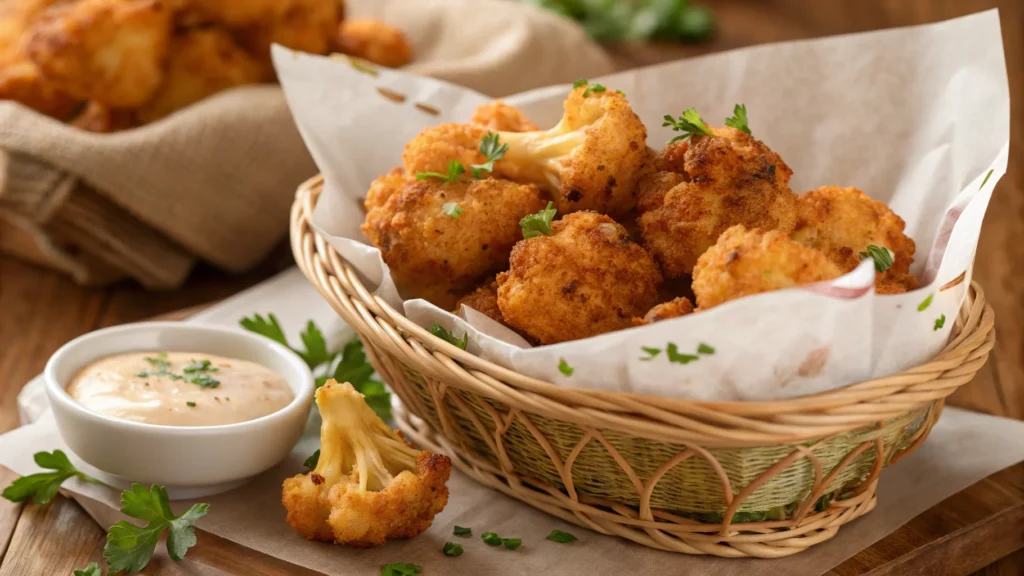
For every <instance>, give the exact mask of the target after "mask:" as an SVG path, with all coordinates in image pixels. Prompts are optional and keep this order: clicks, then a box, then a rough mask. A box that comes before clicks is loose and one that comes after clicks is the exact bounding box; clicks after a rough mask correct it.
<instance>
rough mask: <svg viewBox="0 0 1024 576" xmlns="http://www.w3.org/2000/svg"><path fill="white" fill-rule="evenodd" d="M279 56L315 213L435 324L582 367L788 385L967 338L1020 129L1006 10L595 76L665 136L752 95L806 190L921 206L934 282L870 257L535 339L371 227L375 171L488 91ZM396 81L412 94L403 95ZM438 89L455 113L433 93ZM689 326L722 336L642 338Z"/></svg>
mask: <svg viewBox="0 0 1024 576" xmlns="http://www.w3.org/2000/svg"><path fill="white" fill-rule="evenodd" d="M273 56H274V62H275V66H276V67H277V71H278V75H279V77H280V79H281V83H282V85H283V87H284V90H285V96H286V98H287V100H288V104H289V106H290V107H291V109H292V113H293V115H294V116H295V119H296V123H297V125H298V126H299V130H300V132H301V133H302V136H303V139H304V140H305V142H306V145H307V146H308V147H309V149H310V152H311V153H312V155H313V158H314V160H315V161H316V163H317V166H318V167H319V168H320V170H321V171H322V172H323V174H324V176H325V178H326V185H325V190H324V193H323V194H322V195H321V198H320V201H319V204H318V206H317V209H316V212H315V213H314V216H313V224H314V226H315V227H316V228H317V229H318V230H319V231H320V232H321V233H322V234H325V235H326V237H327V239H328V241H329V242H330V243H331V245H333V246H334V247H335V248H336V249H337V250H338V251H339V252H340V253H341V254H342V255H343V256H344V257H345V258H346V259H347V260H348V261H349V262H350V263H351V264H352V265H353V266H355V268H357V269H358V271H359V272H360V273H362V275H363V276H364V277H365V279H366V280H367V282H368V283H369V284H370V287H371V288H375V289H376V293H377V294H379V295H381V296H382V297H384V298H386V299H387V300H388V301H389V302H390V303H391V304H392V305H393V306H395V307H396V308H398V309H403V307H404V311H405V313H406V315H407V316H408V317H409V318H410V319H412V320H413V321H415V322H416V323H418V324H420V325H422V326H424V327H429V326H430V325H431V324H432V323H433V322H439V323H440V324H442V325H444V326H446V327H448V328H454V330H455V332H456V333H458V334H461V333H462V332H464V331H468V332H469V335H470V336H469V342H470V344H469V351H470V352H472V353H473V354H476V355H479V356H482V357H484V358H487V359H489V360H491V361H493V362H496V363H498V364H500V365H502V366H505V367H507V368H510V369H513V370H515V371H517V372H520V373H522V374H526V375H528V376H533V377H536V378H540V379H543V380H547V381H550V382H554V383H555V384H558V385H564V386H578V387H588V388H600V389H606V390H618V391H624V392H634V393H642V394H652V395H661V396H673V397H683V398H694V399H701V400H769V399H780V398H787V397H794V396H800V395H805V394H811V393H816V392H821V391H824V390H828V389H832V388H836V387H839V386H842V385H845V384H848V383H851V382H856V381H861V380H865V379H869V378H872V377H877V376H884V375H887V374H891V373H893V372H896V371H899V370H902V369H905V368H909V367H911V366H914V365H917V364H920V363H922V362H924V361H927V360H928V359H930V358H932V357H933V356H934V355H935V354H936V353H937V352H938V351H939V350H940V349H941V348H942V347H943V346H944V344H945V343H946V342H947V340H948V336H949V333H950V330H951V328H952V326H953V323H954V320H955V318H956V316H957V311H958V310H959V307H960V305H961V303H962V302H963V299H964V296H965V293H966V290H967V288H968V286H969V284H970V279H971V268H972V264H973V259H974V253H975V250H976V249H977V242H978V237H979V233H980V230H981V222H982V218H983V216H984V213H985V209H986V207H987V206H988V201H989V198H990V196H991V193H992V189H993V187H994V186H995V184H996V182H997V181H998V180H999V178H1000V177H1001V176H1002V174H1003V173H1004V172H1005V168H1006V161H1007V153H1008V148H1009V93H1008V88H1007V80H1006V69H1005V63H1004V59H1003V51H1002V44H1001V41H1000V29H999V18H998V15H997V13H996V11H994V10H993V11H988V12H983V13H979V14H975V15H972V16H967V17H964V18H959V19H956V20H950V21H947V22H942V23H938V24H932V25H927V26H919V27H913V28H900V29H893V30H884V31H879V32H870V33H865V34H854V35H848V36H838V37H832V38H824V39H819V40H810V41H800V42H787V43H782V44H773V45H767V46H759V47H754V48H747V49H742V50H735V51H731V52H725V53H721V54H714V55H711V56H705V57H702V58H696V59H691V60H685V61H679V62H674V63H670V64H664V65H660V66H655V67H651V68H644V69H640V70H635V71H630V72H623V73H619V74H615V75H612V76H605V77H600V78H596V79H591V80H592V81H593V80H597V81H600V82H601V83H602V84H605V85H606V86H608V87H609V88H610V89H621V90H623V91H625V93H626V95H627V96H628V98H629V100H630V102H631V103H632V105H633V108H634V110H635V111H636V112H637V113H638V114H639V115H640V117H641V119H642V120H643V121H644V123H645V124H646V125H647V128H648V143H649V144H651V145H653V146H656V147H659V146H661V145H662V144H663V143H664V142H667V141H668V140H669V138H670V137H671V136H672V134H673V133H671V132H670V130H669V129H668V128H663V127H661V123H662V116H664V115H665V114H666V113H672V114H678V113H680V112H681V111H682V110H683V109H685V108H689V107H691V106H692V107H696V108H697V110H698V111H700V112H701V114H702V115H703V116H704V118H705V119H708V120H709V121H710V122H711V123H712V124H719V123H720V122H721V121H722V120H721V119H723V118H725V117H727V116H729V115H730V114H731V112H732V107H733V104H734V103H737V102H741V103H745V104H746V106H747V110H748V114H749V117H750V122H751V128H752V130H753V132H754V134H755V136H757V137H759V138H761V139H763V140H764V141H765V142H766V143H767V144H768V145H769V146H771V147H772V148H773V149H774V150H776V151H777V152H779V153H780V154H781V155H782V157H783V158H785V159H786V162H787V163H788V164H789V165H790V166H791V167H792V168H793V171H794V177H793V181H792V182H791V184H792V187H793V189H794V190H795V191H798V192H803V191H805V190H808V189H812V188H815V187H817V186H821V185H831V184H835V185H842V186H857V187H859V188H861V189H863V190H864V191H865V192H866V193H867V194H869V195H870V196H872V197H874V198H876V199H879V200H882V201H885V202H886V203H888V204H889V205H890V206H892V208H893V209H894V210H895V211H896V212H897V213H898V214H900V215H901V216H902V217H903V218H904V219H905V220H906V222H907V233H908V234H909V235H910V236H911V237H913V238H914V239H915V241H916V242H917V254H916V256H915V258H916V262H915V266H914V268H913V271H914V272H915V273H916V274H917V275H918V277H919V278H920V279H921V280H922V284H923V287H922V288H920V289H918V290H915V291H913V292H910V293H907V294H903V295H896V296H886V297H880V296H876V295H875V294H874V292H873V290H872V289H871V285H872V280H873V276H874V274H873V270H872V269H871V264H870V263H869V262H866V263H864V264H862V266H861V267H860V268H858V269H857V270H855V271H853V272H851V273H850V274H848V275H846V276H844V277H842V278H840V279H838V280H836V281H833V282H830V283H826V284H822V285H817V286H814V287H804V288H798V289H793V290H786V291H778V292H773V293H768V294H762V295H758V296H754V297H748V298H743V299H740V300H736V301H733V302H730V303H727V304H725V305H722V306H719V307H717V308H715V309H713V310H710V311H707V312H702V313H699V314H694V315H691V316H687V317H683V318H678V319H673V320H669V321H663V322H659V323H657V324H654V325H650V326H644V327H640V328H632V329H629V330H622V331H618V332H614V333H610V334H604V335H601V336H597V337H593V338H588V339H585V340H579V341H574V342H567V343H563V344H558V345H552V346H542V347H536V348H530V347H528V345H527V344H526V343H525V342H524V341H523V340H522V339H521V338H519V337H518V336H516V335H515V334H513V333H512V332H511V331H510V330H508V329H505V328H504V327H502V326H500V325H498V324H497V323H495V322H493V321H491V320H489V319H487V318H485V317H483V315H481V314H474V313H473V312H472V311H466V310H464V313H463V317H456V316H454V315H452V314H450V313H448V312H447V311H444V310H441V309H439V308H437V307H436V306H433V305H432V304H430V303H428V302H426V301H424V300H407V301H404V302H403V300H402V298H401V297H400V296H399V294H398V293H397V291H396V288H395V286H394V283H393V282H392V280H391V277H390V273H389V271H388V268H387V266H386V265H385V264H384V262H383V260H382V258H381V256H380V252H379V251H378V250H377V249H375V248H373V247H371V246H369V245H368V244H367V243H366V242H367V240H366V238H365V236H363V234H362V233H361V232H360V230H359V225H360V224H361V222H362V220H363V212H362V210H361V200H362V198H363V197H364V196H365V194H366V190H367V188H368V186H369V184H370V182H371V181H372V180H373V179H374V178H376V177H377V176H378V175H380V174H383V173H385V172H387V171H388V170H390V169H391V168H392V167H394V166H395V165H397V164H399V163H400V161H401V160H400V155H401V152H402V149H403V146H404V144H405V142H406V141H408V140H409V139H411V138H412V137H413V136H415V135H416V134H417V133H418V132H419V131H420V130H422V129H423V128H424V127H426V126H428V125H433V124H438V123H441V122H445V121H465V120H467V119H468V118H469V116H470V114H471V113H472V110H473V109H474V107H476V106H477V105H479V104H481V103H484V102H487V101H488V99H487V98H486V97H484V96H482V95H480V94H478V93H476V92H473V91H471V90H467V89H464V88H460V87H458V86H454V85H452V84H448V83H445V82H442V81H438V80H434V79H428V78H421V77H417V76H413V75H410V74H407V73H403V72H398V71H389V70H381V71H380V73H379V75H377V76H371V75H369V74H366V73H364V72H360V71H359V70H357V69H356V68H353V67H352V66H350V65H348V64H346V63H344V62H337V61H333V60H330V59H326V58H318V57H312V56H305V55H298V54H295V53H292V52H290V51H288V50H286V49H283V48H279V47H277V48H275V50H274V54H273ZM552 57H555V56H554V55H553V56H552ZM509 73H510V74H516V73H521V72H520V71H516V70H512V71H509ZM381 89H383V90H385V91H390V92H393V93H397V94H401V95H403V96H405V97H406V99H405V100H404V102H401V103H398V102H395V101H393V100H390V99H387V98H385V97H383V96H382V95H381V94H380V93H379V92H378V90H381ZM568 89H569V86H568V85H559V86H551V87H548V88H542V89H537V90H534V91H531V92H527V93H524V94H519V95H516V96H513V97H510V98H506V101H508V102H509V103H512V104H515V105H518V106H520V107H522V108H523V109H524V111H525V112H526V113H527V114H528V115H529V116H530V117H531V118H532V119H534V120H535V121H536V122H537V123H538V125H541V126H551V125H554V123H555V122H556V121H557V119H558V118H559V117H560V115H561V103H562V100H563V99H564V97H565V94H566V93H567V92H568ZM423 104H425V105H427V106H429V107H430V108H433V109H436V110H439V111H440V114H439V115H431V114H429V113H427V112H424V110H423V109H422V107H421V105H423ZM927 298H931V301H930V304H929V305H928V306H927V307H926V308H925V306H924V303H925V300H926V299H927ZM922 308H923V310H922ZM942 317H945V322H944V324H942V326H941V327H937V324H938V323H937V320H939V319H940V318H942ZM670 342H671V343H675V344H676V345H677V346H678V349H679V350H680V351H681V352H690V353H694V351H696V349H697V347H698V346H699V345H700V344H708V345H710V346H712V347H713V348H714V349H715V350H716V352H715V353H714V354H713V355H701V356H700V360H699V361H697V362H690V363H688V364H686V365H681V364H673V363H670V362H669V361H668V359H667V358H666V354H661V355H660V356H659V357H657V358H654V359H653V361H643V360H642V358H644V357H645V356H646V355H645V354H644V353H643V352H642V351H641V348H642V347H645V346H649V347H655V348H659V349H664V348H666V346H667V344H668V343H670ZM563 358H564V359H565V361H566V362H568V364H569V365H570V366H572V367H574V368H575V371H574V372H573V373H572V375H570V376H566V375H564V374H562V373H561V372H560V371H559V370H558V366H559V362H560V360H561V359H563Z"/></svg>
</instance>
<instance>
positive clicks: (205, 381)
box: [185, 374, 220, 388]
mask: <svg viewBox="0 0 1024 576" xmlns="http://www.w3.org/2000/svg"><path fill="white" fill-rule="evenodd" d="M185 381H186V382H191V383H192V384H195V385H196V386H199V387H200V388H216V387H218V386H220V380H217V379H216V378H214V377H213V376H210V375H209V374H191V375H188V376H185Z"/></svg>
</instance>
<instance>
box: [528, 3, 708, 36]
mask: <svg viewBox="0 0 1024 576" xmlns="http://www.w3.org/2000/svg"><path fill="white" fill-rule="evenodd" d="M526 1H527V2H529V3H530V4H535V5H537V6H540V7H542V8H546V9H548V10H550V11H552V12H554V13H556V14H560V15H562V16H564V17H567V18H573V19H575V20H577V21H579V22H580V24H581V25H582V27H583V30H584V31H585V32H586V33H587V34H588V35H590V37H591V38H593V39H595V40H597V41H598V42H619V41H644V40H661V41H669V42H678V41H680V40H688V41H696V40H701V39H703V38H706V37H707V36H709V35H710V34H712V33H713V32H714V30H715V16H714V13H712V11H711V9H710V8H708V7H707V6H703V5H700V4H696V3H694V2H690V1H689V0H633V1H630V2H626V1H616V0H526Z"/></svg>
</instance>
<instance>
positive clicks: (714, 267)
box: [693, 225, 843, 310]
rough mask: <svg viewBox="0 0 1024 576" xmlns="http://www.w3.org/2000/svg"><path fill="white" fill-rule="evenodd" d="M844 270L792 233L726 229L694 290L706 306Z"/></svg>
mask: <svg viewBox="0 0 1024 576" xmlns="http://www.w3.org/2000/svg"><path fill="white" fill-rule="evenodd" d="M842 274H843V272H842V270H840V269H839V267H838V266H836V265H835V264H833V263H832V262H831V261H830V260H829V259H828V258H827V257H826V256H825V255H824V254H822V253H821V252H818V251H817V250H814V249H812V248H807V247H806V246H803V245H801V244H798V243H797V242H794V241H793V240H792V239H791V238H790V237H789V235H788V234H785V233H783V232H779V231H777V230H772V231H770V232H761V231H760V230H747V229H746V228H744V227H743V226H742V225H737V226H733V227H732V228H729V229H728V230H726V231H725V233H724V234H722V236H721V237H720V238H719V239H718V242H717V243H715V245H714V246H712V247H711V248H709V249H708V251H707V252H705V253H704V254H703V255H701V257H700V259H698V260H697V265H696V266H695V267H694V269H693V293H694V294H695V295H696V297H697V306H698V307H699V309H700V310H707V309H708V308H714V307H715V306H718V305H719V304H721V303H723V302H727V301H729V300H734V299H736V298H742V297H743V296H750V295H752V294H759V293H761V292H770V291H772V290H781V289H783V288H792V287H794V286H801V285H803V284H813V283H815V282H824V281H826V280H832V279H833V278H838V277H839V276H841V275H842Z"/></svg>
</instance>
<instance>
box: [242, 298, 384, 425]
mask: <svg viewBox="0 0 1024 576" xmlns="http://www.w3.org/2000/svg"><path fill="white" fill-rule="evenodd" d="M240 324H241V325H242V327H243V328H245V329H246V330H249V331H250V332H255V333H257V334H259V335H261V336H266V337H267V338H270V339H271V340H273V341H275V342H277V343H278V344H281V345H283V346H285V347H287V348H290V349H291V350H292V351H293V352H295V353H296V354H298V355H299V356H301V357H302V359H303V360H305V361H306V364H307V365H308V366H309V369H310V370H312V371H313V372H314V373H319V375H318V376H317V379H316V386H317V388H319V387H320V386H323V385H324V383H325V382H327V380H328V379H330V378H334V379H335V380H337V381H338V382H348V383H349V384H351V385H352V387H353V388H355V389H356V391H357V392H359V393H360V394H362V395H363V396H364V399H365V400H366V403H367V404H369V405H370V408H373V411H374V412H376V413H377V415H378V416H380V417H381V419H383V420H385V421H387V420H390V419H391V393H390V392H388V391H387V388H386V387H385V386H384V383H383V382H380V381H378V380H374V379H373V375H374V369H373V365H372V364H370V362H369V361H368V360H367V359H366V352H365V351H364V350H363V342H362V341H361V340H360V339H359V338H358V337H356V338H352V339H351V340H349V341H348V342H347V343H346V344H345V346H344V348H343V349H342V350H340V351H330V350H328V349H327V339H326V338H325V337H324V334H323V332H322V331H321V330H320V328H319V327H318V326H317V325H316V323H315V322H313V321H312V320H310V321H309V322H307V323H306V329H305V330H304V331H303V332H302V333H301V334H300V335H299V336H300V337H301V338H302V345H303V348H302V349H301V350H300V349H297V348H293V347H292V346H291V345H289V344H288V339H287V338H286V337H285V335H284V330H282V329H281V324H280V323H279V322H278V321H277V317H276V316H274V315H273V314H268V315H267V317H266V318H264V317H263V316H260V315H259V314H254V315H253V317H252V318H243V319H242V320H241V322H240ZM339 358H340V359H339ZM335 361H337V364H335Z"/></svg>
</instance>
